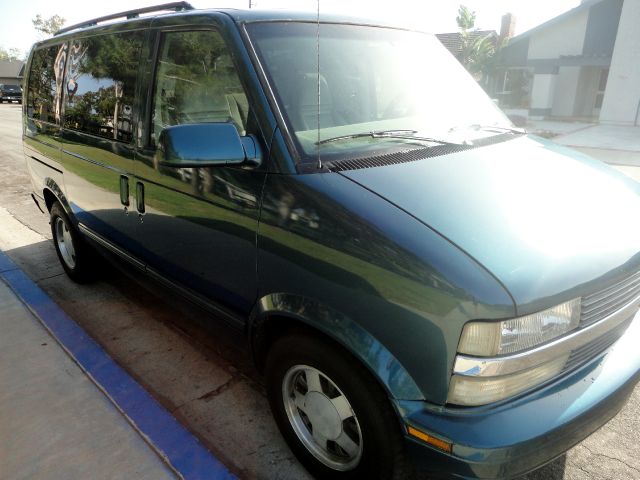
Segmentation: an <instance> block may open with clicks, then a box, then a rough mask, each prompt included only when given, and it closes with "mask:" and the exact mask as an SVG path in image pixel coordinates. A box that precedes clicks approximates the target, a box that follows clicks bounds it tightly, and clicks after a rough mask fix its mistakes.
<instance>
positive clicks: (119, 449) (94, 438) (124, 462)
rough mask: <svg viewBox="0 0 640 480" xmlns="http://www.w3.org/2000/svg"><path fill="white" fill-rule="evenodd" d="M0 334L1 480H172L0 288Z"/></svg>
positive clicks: (36, 324)
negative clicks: (11, 479) (60, 479)
mask: <svg viewBox="0 0 640 480" xmlns="http://www.w3.org/2000/svg"><path fill="white" fill-rule="evenodd" d="M0 331H1V332H2V335H0V472H2V477H3V478H13V479H18V478H30V479H31V478H33V479H36V478H38V479H59V478H65V479H87V478H91V479H103V478H104V479H107V478H122V479H128V478H136V479H149V480H152V479H174V478H176V476H175V475H174V474H173V472H171V470H170V469H169V468H168V467H167V466H166V465H165V463H164V462H163V461H162V460H161V459H160V457H158V456H157V455H156V453H155V452H154V451H153V450H151V448H150V447H149V445H147V443H146V442H145V441H144V440H143V439H142V437H140V435H139V434H138V433H137V432H136V431H135V430H133V429H132V428H131V425H129V423H128V422H127V420H126V419H125V418H124V416H123V415H122V414H121V413H120V412H118V411H117V410H116V408H115V407H114V406H113V404H111V402H109V400H108V399H107V398H106V397H105V396H104V394H103V393H102V392H101V391H100V390H98V389H97V388H96V386H95V385H94V384H93V383H92V382H91V381H90V380H89V379H88V378H87V376H86V375H85V374H84V372H83V371H82V370H81V369H80V368H79V367H78V365H76V364H75V363H74V362H73V361H72V360H71V359H70V358H69V356H68V355H67V354H66V353H65V352H64V350H62V348H61V347H60V346H59V344H58V343H57V342H56V341H55V340H54V339H53V338H51V336H50V335H49V333H48V332H47V331H46V330H45V329H44V328H43V327H42V325H41V324H40V322H39V321H38V320H37V319H36V318H35V317H34V316H33V314H32V313H31V312H30V311H29V310H28V309H27V308H26V306H25V305H24V304H23V303H22V302H21V301H20V300H19V299H18V298H17V297H16V295H15V294H14V293H13V291H11V290H10V289H9V287H8V286H7V285H6V284H5V283H4V282H3V281H0Z"/></svg>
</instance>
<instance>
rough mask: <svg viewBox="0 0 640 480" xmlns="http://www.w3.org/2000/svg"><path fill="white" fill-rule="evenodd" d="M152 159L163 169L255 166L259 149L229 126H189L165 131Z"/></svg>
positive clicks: (169, 128)
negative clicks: (154, 157)
mask: <svg viewBox="0 0 640 480" xmlns="http://www.w3.org/2000/svg"><path fill="white" fill-rule="evenodd" d="M156 159H157V161H158V163H159V164H160V165H163V166H165V167H176V168H187V167H224V166H230V165H249V166H258V165H259V164H260V161H261V153H260V147H259V145H258V143H257V141H256V140H255V139H254V138H253V137H252V136H247V137H241V136H240V135H239V134H238V130H236V127H235V126H234V125H233V124H232V123H192V124H185V125H174V126H172V127H167V128H165V129H164V130H163V131H162V132H161V133H160V137H159V138H158V150H157V152H156Z"/></svg>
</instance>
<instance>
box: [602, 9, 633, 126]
mask: <svg viewBox="0 0 640 480" xmlns="http://www.w3.org/2000/svg"><path fill="white" fill-rule="evenodd" d="M639 25H640V0H625V2H624V5H623V6H622V17H621V19H620V24H619V26H618V35H617V36H616V44H615V48H614V50H613V58H612V59H611V69H610V71H609V79H608V81H607V89H606V91H605V96H604V102H603V104H602V110H601V112H600V121H601V122H604V123H620V124H628V125H634V124H636V125H637V124H639V123H640V118H638V114H639V111H640V33H639Z"/></svg>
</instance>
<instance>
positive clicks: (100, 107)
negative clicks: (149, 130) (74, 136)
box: [64, 32, 143, 142]
mask: <svg viewBox="0 0 640 480" xmlns="http://www.w3.org/2000/svg"><path fill="white" fill-rule="evenodd" d="M142 39H143V34H142V32H128V33H123V34H118V35H102V36H99V37H92V38H87V39H82V40H77V41H74V42H72V44H71V48H70V50H69V61H68V62H67V74H66V77H65V98H66V100H65V112H64V127H65V128H68V129H71V130H79V131H81V132H85V133H90V134H92V135H97V136H99V137H104V138H110V139H113V140H120V141H123V142H130V141H131V139H132V137H133V119H132V112H133V101H134V98H135V83H136V76H137V72H138V65H139V60H140V49H141V47H142Z"/></svg>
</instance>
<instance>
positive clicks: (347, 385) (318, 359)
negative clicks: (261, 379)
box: [265, 333, 413, 480]
mask: <svg viewBox="0 0 640 480" xmlns="http://www.w3.org/2000/svg"><path fill="white" fill-rule="evenodd" d="M307 366H308V367H312V370H307V371H310V372H314V371H316V370H317V371H319V373H320V380H321V381H320V384H322V387H321V389H320V390H321V393H320V395H324V396H325V397H326V398H327V399H329V398H335V397H336V396H344V397H346V400H347V401H348V405H349V406H350V407H351V410H350V411H351V412H352V413H353V418H349V419H347V420H343V421H342V425H341V426H338V429H340V430H342V433H341V434H340V435H339V438H343V434H344V433H345V432H346V430H347V429H348V430H349V432H347V433H349V437H350V438H351V439H352V440H354V444H357V445H358V446H359V447H360V450H359V452H360V453H359V454H358V455H351V456H349V453H348V452H347V450H343V449H341V448H338V449H337V452H338V455H345V458H346V460H345V463H346V462H354V461H356V462H357V463H355V464H349V465H348V470H346V471H340V470H338V469H336V467H332V466H329V465H328V464H327V462H330V461H331V458H329V460H324V461H323V460H320V459H319V458H318V455H320V456H324V455H323V453H320V454H318V453H317V452H318V450H316V453H315V454H314V453H312V451H311V449H313V448H315V447H314V445H313V444H312V445H311V447H308V446H307V445H308V444H309V443H310V442H314V443H315V439H314V438H311V439H307V440H306V442H307V444H305V441H304V440H301V437H300V434H299V433H296V428H298V431H302V432H303V433H302V436H303V437H304V435H305V432H304V425H309V424H311V425H313V421H312V418H313V416H312V415H309V416H307V414H306V413H304V411H303V410H298V407H296V406H293V407H292V406H291V405H292V404H291V402H292V401H293V400H290V401H288V402H287V405H289V407H287V406H286V405H285V394H284V392H285V391H290V390H288V388H287V386H289V385H290V382H291V380H290V379H291V378H292V377H291V372H292V371H293V372H296V371H300V372H302V373H301V374H302V378H303V381H302V383H301V385H302V388H303V390H304V389H305V388H307V385H308V384H309V381H308V380H307V375H308V374H307V373H306V372H307V371H304V370H297V369H299V368H301V367H307ZM294 375H296V373H294ZM314 375H315V374H314ZM322 377H324V379H322ZM298 378H300V377H298ZM265 380H266V386H267V393H268V397H269V403H270V405H271V410H272V412H273V415H274V417H275V420H276V423H277V424H278V428H279V429H280V432H281V433H282V435H283V437H284V439H285V440H286V442H287V444H288V445H289V447H290V448H291V450H292V451H293V453H294V454H295V455H296V457H297V458H298V460H300V462H301V463H302V464H303V465H304V466H305V467H306V469H307V470H308V471H309V472H310V473H311V474H313V475H314V476H315V477H316V478H320V479H328V478H332V479H333V478H335V479H341V478H342V479H361V478H366V479H368V480H374V479H380V480H382V479H385V480H386V479H394V480H396V479H398V480H399V479H408V478H412V477H413V474H412V471H411V468H410V466H409V465H408V463H407V459H406V453H405V447H404V442H403V439H402V435H401V431H400V425H399V423H398V420H397V416H396V414H395V412H394V411H393V409H392V407H391V404H390V402H389V399H388V398H387V396H386V394H385V392H384V390H383V389H382V388H381V387H380V385H379V384H378V383H377V382H376V381H375V379H374V378H373V377H372V375H371V374H370V373H369V372H368V371H367V370H366V369H365V368H364V367H363V366H362V365H360V364H359V363H358V362H357V360H355V359H354V358H353V357H352V356H351V355H349V354H348V353H347V352H346V351H345V350H343V349H342V348H340V347H338V346H335V345H333V344H332V343H330V342H328V341H325V340H323V339H320V338H316V337H315V336H312V335H309V334H306V333H293V334H289V335H287V336H285V337H282V338H280V339H278V340H277V341H276V342H275V343H274V345H273V346H272V347H271V349H270V351H269V355H268V357H267V363H266V368H265ZM316 384H318V383H316ZM332 384H333V385H332ZM296 385H299V384H296ZM283 386H284V387H283ZM334 386H335V387H337V389H334V388H333V387H334ZM297 388H298V387H294V389H297ZM311 390H313V389H311V388H307V390H306V393H304V398H305V400H304V408H305V409H307V408H310V407H309V405H310V404H311V403H312V401H310V396H309V394H310V391H311ZM296 392H297V393H296V394H293V395H290V396H289V398H291V399H293V398H294V397H295V396H297V395H298V394H299V393H300V392H299V391H298V390H296ZM331 392H333V393H331ZM317 397H318V395H317V394H316V398H317ZM327 401H332V400H327ZM321 402H325V400H324V399H323V400H321ZM294 403H295V402H294ZM327 405H328V404H327ZM287 408H289V410H287ZM287 411H289V412H297V414H298V415H299V417H296V413H293V414H291V413H289V414H288V413H287ZM309 411H311V410H309ZM289 415H293V418H299V419H303V422H302V423H300V422H299V421H296V420H290V417H289ZM339 417H340V418H343V417H342V416H339ZM316 418H321V417H316ZM332 418H335V417H332ZM307 422H308V423H307ZM347 422H352V426H351V427H349V425H348V424H347ZM329 423H331V424H335V422H329V421H327V422H325V423H322V425H325V424H329ZM300 425H303V427H302V428H301V427H300ZM338 425H339V423H338ZM353 425H357V427H356V428H354V427H353ZM296 426H297V427H296ZM324 428H325V427H323V429H324ZM357 428H359V430H358V429H357ZM312 431H313V427H312V428H311V429H309V428H308V426H307V433H308V434H309V435H310V436H311V437H315V435H314V434H313V433H312ZM354 431H355V432H357V433H358V434H357V435H356V434H354ZM336 434H337V430H335V429H334V430H332V435H333V437H334V438H335V439H336V442H333V440H328V441H327V442H324V441H323V442H322V443H324V444H325V447H324V448H323V447H321V452H322V451H325V452H326V451H329V453H330V454H331V453H333V452H335V451H336V445H339V443H337V440H338V437H336V436H335V435H336ZM320 435H324V432H323V433H320ZM325 438H329V437H325ZM315 445H316V446H317V445H318V443H315ZM353 451H355V450H353ZM329 457H331V455H329ZM325 458H326V457H325ZM336 458H338V459H339V458H340V457H339V456H338V457H336ZM351 458H356V460H352V459H351ZM338 468H344V466H342V467H338Z"/></svg>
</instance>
